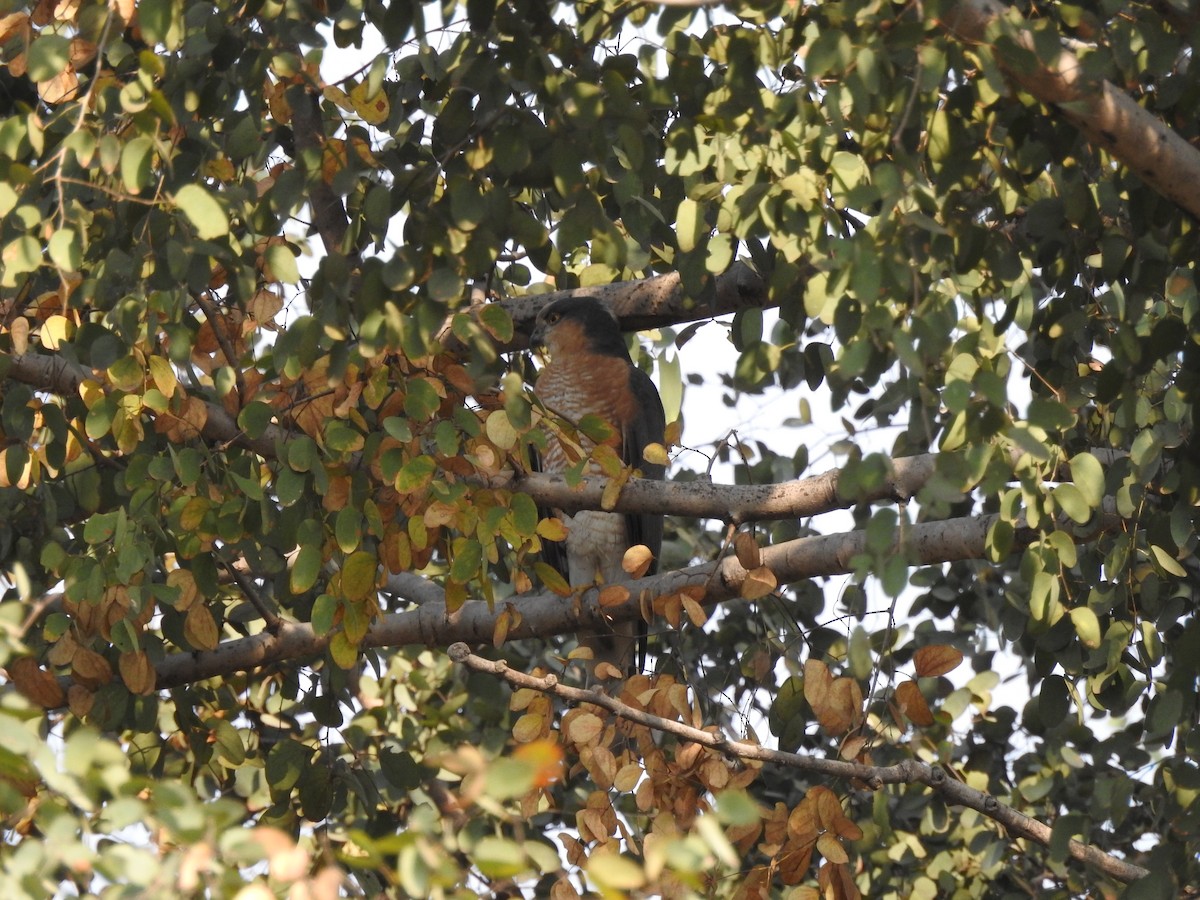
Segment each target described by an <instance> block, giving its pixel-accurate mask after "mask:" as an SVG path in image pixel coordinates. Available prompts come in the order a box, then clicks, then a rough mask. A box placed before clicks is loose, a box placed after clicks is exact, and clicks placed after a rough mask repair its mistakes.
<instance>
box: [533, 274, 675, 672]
mask: <svg viewBox="0 0 1200 900" xmlns="http://www.w3.org/2000/svg"><path fill="white" fill-rule="evenodd" d="M530 343H531V344H532V345H533V346H534V347H543V348H544V350H545V352H546V354H547V355H548V357H549V361H548V362H547V363H546V364H545V365H544V366H543V367H542V369H541V371H540V372H539V373H538V377H537V383H536V385H535V390H536V393H537V396H538V398H539V399H540V400H541V401H542V403H543V404H544V405H545V406H546V408H547V409H548V410H549V411H550V412H551V413H553V414H555V415H556V416H558V417H560V418H561V419H564V420H566V421H567V422H569V423H578V422H579V421H580V420H581V419H582V418H583V417H584V416H588V415H592V416H597V417H599V418H600V419H602V420H603V421H604V422H606V423H608V424H609V425H611V426H612V429H613V435H612V437H611V438H610V439H609V441H607V443H609V444H611V445H612V447H613V450H615V451H616V452H617V454H618V455H619V456H620V458H621V460H622V461H623V462H624V463H625V465H627V466H633V467H635V468H638V469H640V470H641V472H642V475H643V477H646V478H659V479H661V478H662V477H663V475H664V473H665V468H666V467H665V466H663V465H660V464H658V463H651V462H647V461H646V460H645V459H643V457H642V452H643V450H645V448H646V446H647V445H648V444H654V443H657V444H663V443H664V432H665V430H666V416H665V414H664V413H663V406H662V400H661V399H660V398H659V396H658V390H657V389H656V388H655V387H654V382H653V381H651V380H650V378H649V376H647V375H646V373H645V372H643V371H642V370H641V369H639V368H638V367H637V366H635V365H634V364H633V360H631V359H630V357H629V351H628V349H626V346H625V339H624V337H623V336H622V334H621V327H620V324H619V322H618V321H617V318H616V316H614V315H613V314H612V313H611V312H610V311H609V309H608V308H607V307H606V306H605V305H604V304H602V303H601V302H600V301H599V300H597V299H595V298H594V297H584V296H575V297H566V298H563V299H560V300H555V301H553V302H551V303H549V304H547V305H546V306H545V307H543V308H542V310H541V311H540V312H539V313H538V316H537V322H536V324H535V326H534V330H533V333H532V335H531V337H530ZM579 442H580V444H581V446H582V448H583V450H584V453H586V454H589V455H590V454H591V453H592V452H593V450H594V448H595V444H594V443H593V442H592V441H590V440H588V439H587V438H586V437H585V436H584V435H579ZM540 462H541V468H542V470H543V471H546V472H562V471H565V470H566V469H568V468H569V467H570V465H571V460H570V459H569V458H568V455H567V452H566V451H565V450H564V448H563V446H562V443H561V441H559V440H558V439H557V438H555V437H554V436H551V438H550V442H549V446H548V448H547V450H546V452H545V454H544V458H543V459H542V460H541V461H540ZM556 513H557V514H558V515H560V516H561V518H562V520H563V523H564V525H565V526H566V528H567V537H566V541H564V542H563V543H565V545H566V546H565V547H563V545H562V544H556V543H552V542H547V543H546V546H545V548H544V550H543V556H544V557H545V559H546V561H547V562H548V563H550V565H552V566H554V568H555V569H557V570H558V571H559V573H560V574H561V575H562V576H563V577H564V578H566V580H567V582H568V583H569V584H571V585H572V586H573V587H576V588H580V587H584V588H586V587H591V586H592V585H594V584H596V583H597V582H605V583H609V582H613V581H621V580H624V579H626V578H628V576H627V575H626V574H625V572H624V571H623V570H622V568H621V561H622V559H623V558H624V555H625V551H626V550H628V549H629V548H630V547H633V546H636V545H638V544H644V545H645V546H646V547H648V548H649V550H650V552H651V553H652V554H654V562H653V563H651V568H650V570H649V573H650V574H653V573H654V572H655V571H656V570H657V562H658V555H659V550H660V549H661V547H662V535H663V517H662V516H661V515H651V514H638V515H627V514H624V513H611V512H601V511H593V510H583V511H580V512H577V513H575V514H574V515H571V516H566V515H562V513H561V512H558V511H556ZM645 628H646V626H645V622H642V621H640V620H639V621H637V622H619V623H616V624H615V625H613V626H612V628H611V629H609V630H607V631H604V632H588V633H581V634H580V635H579V641H580V644H581V645H583V646H587V647H590V648H591V650H592V655H593V658H592V660H591V662H590V663H588V673H589V679H590V680H595V679H596V674H597V673H596V667H597V665H598V664H599V663H600V662H608V663H611V664H612V665H613V666H615V667H616V669H617V670H618V671H620V672H622V673H624V674H626V675H628V674H630V673H632V672H633V670H634V668H635V666H636V665H638V664H640V662H641V660H640V659H635V656H638V657H640V656H641V655H642V653H641V652H636V651H639V650H640V651H642V652H644V648H645Z"/></svg>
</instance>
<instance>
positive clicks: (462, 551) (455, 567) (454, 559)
mask: <svg viewBox="0 0 1200 900" xmlns="http://www.w3.org/2000/svg"><path fill="white" fill-rule="evenodd" d="M452 547H453V549H452V551H451V561H450V578H451V579H452V580H454V581H457V582H458V583H459V584H466V583H467V582H469V581H471V580H472V579H474V578H476V577H477V576H478V575H479V567H480V565H481V564H482V562H483V546H482V545H481V544H480V543H479V541H476V540H473V539H471V538H455V539H454V542H453V545H452Z"/></svg>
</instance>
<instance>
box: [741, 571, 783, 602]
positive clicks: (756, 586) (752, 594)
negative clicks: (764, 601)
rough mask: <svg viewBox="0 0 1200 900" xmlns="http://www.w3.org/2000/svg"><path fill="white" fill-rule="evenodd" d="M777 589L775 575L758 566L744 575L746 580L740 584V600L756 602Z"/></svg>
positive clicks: (777, 583) (777, 584)
mask: <svg viewBox="0 0 1200 900" xmlns="http://www.w3.org/2000/svg"><path fill="white" fill-rule="evenodd" d="M777 587H779V581H778V580H777V579H776V578H775V573H774V572H772V571H771V570H770V569H768V568H767V567H766V566H759V567H758V568H757V569H752V570H751V571H749V572H747V573H746V580H745V581H743V582H742V589H741V595H742V599H744V600H757V599H758V598H759V597H765V596H767V594H770V593H771V592H772V591H774V590H775V588H777Z"/></svg>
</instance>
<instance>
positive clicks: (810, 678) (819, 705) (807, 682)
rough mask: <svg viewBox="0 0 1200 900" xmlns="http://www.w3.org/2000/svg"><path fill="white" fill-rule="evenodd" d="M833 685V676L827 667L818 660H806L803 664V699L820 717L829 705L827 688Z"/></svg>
mask: <svg viewBox="0 0 1200 900" xmlns="http://www.w3.org/2000/svg"><path fill="white" fill-rule="evenodd" d="M831 684H833V676H832V675H830V674H829V667H828V666H827V665H825V663H823V662H821V660H819V659H808V660H805V662H804V699H805V700H807V701H808V705H809V706H811V707H812V708H813V712H815V713H817V714H818V715H820V711H821V710H822V709H824V707H825V706H826V705H827V704H828V703H829V687H830V685H831Z"/></svg>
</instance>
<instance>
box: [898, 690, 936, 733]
mask: <svg viewBox="0 0 1200 900" xmlns="http://www.w3.org/2000/svg"><path fill="white" fill-rule="evenodd" d="M895 699H896V705H897V706H899V707H900V711H901V712H903V713H904V715H905V716H906V717H907V718H908V720H909V721H910V722H912V723H913V724H914V725H919V726H921V727H922V728H927V727H928V726H930V725H932V724H933V713H931V712H930V711H929V704H928V703H926V702H925V697H924V696H923V695H922V694H921V689H920V688H919V687H918V686H917V683H916V682H915V681H906V682H904V683H903V684H901V685H900V686H898V687H897V688H896V698H895Z"/></svg>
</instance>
